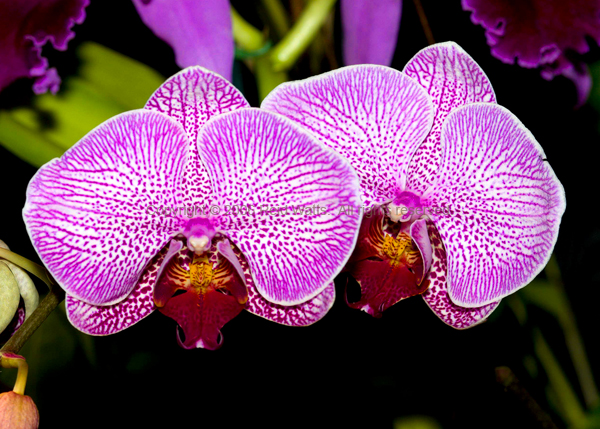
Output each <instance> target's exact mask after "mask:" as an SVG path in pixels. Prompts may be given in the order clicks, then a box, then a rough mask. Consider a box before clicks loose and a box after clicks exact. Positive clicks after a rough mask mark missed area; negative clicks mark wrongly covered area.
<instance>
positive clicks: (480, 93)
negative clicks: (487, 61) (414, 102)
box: [404, 42, 496, 194]
mask: <svg viewBox="0 0 600 429" xmlns="http://www.w3.org/2000/svg"><path fill="white" fill-rule="evenodd" d="M404 73H405V74H406V75H408V76H410V77H412V78H413V79H415V80H416V81H417V82H419V83H420V84H421V86H423V88H425V89H426V90H427V92H428V93H429V95H430V96H431V98H432V100H433V105H434V107H435V117H434V120H433V126H432V127H431V131H429V134H428V135H427V138H426V139H425V141H424V142H423V144H422V145H421V146H420V147H419V149H418V150H417V152H416V153H415V155H414V156H413V158H412V159H411V161H410V165H409V168H408V183H407V188H408V189H409V190H411V191H413V192H415V193H417V194H422V193H423V192H424V191H425V190H426V189H427V188H428V187H429V186H430V185H431V182H432V181H433V180H434V178H435V173H436V172H437V170H438V168H439V165H440V162H441V153H442V148H441V142H440V134H441V131H442V124H443V123H444V121H445V120H446V117H447V116H448V114H450V112H452V111H453V110H454V109H456V108H458V107H460V106H462V105H464V104H469V103H475V102H486V103H495V102H496V96H495V95H494V90H493V89H492V85H491V83H490V82H489V80H488V78H487V76H486V75H485V73H484V72H483V70H482V69H481V68H480V67H479V65H478V64H477V63H476V62H475V61H474V60H473V58H471V56H470V55H469V54H467V53H466V52H465V51H464V50H463V49H462V48H461V47H460V46H458V45H457V44H456V43H454V42H446V43H438V44H435V45H433V46H429V47H427V48H425V49H422V50H421V51H419V52H418V53H417V54H416V55H415V56H414V57H413V58H412V59H411V60H410V61H409V62H408V63H407V64H406V66H405V67H404Z"/></svg>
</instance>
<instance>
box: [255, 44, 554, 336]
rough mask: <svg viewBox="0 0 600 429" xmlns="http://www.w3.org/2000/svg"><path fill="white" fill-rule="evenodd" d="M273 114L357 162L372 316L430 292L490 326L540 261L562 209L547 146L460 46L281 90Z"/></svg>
mask: <svg viewBox="0 0 600 429" xmlns="http://www.w3.org/2000/svg"><path fill="white" fill-rule="evenodd" d="M262 107H263V108H264V109H265V110H268V111H272V112H276V113H280V114H282V115H284V116H287V117H289V118H291V119H293V120H294V121H296V122H297V123H298V124H300V125H302V126H303V127H305V129H307V130H309V131H310V132H312V133H313V135H314V136H316V137H317V138H318V139H319V140H320V141H321V142H323V143H324V144H326V145H327V146H329V147H331V148H333V149H335V150H336V151H338V152H339V153H340V154H341V155H343V156H344V157H345V158H346V159H348V161H349V162H350V163H351V164H352V165H353V166H354V168H355V169H356V171H357V172H358V175H359V178H360V182H361V192H362V200H363V204H364V206H365V217H364V221H363V224H362V226H361V231H360V234H359V239H358V244H357V247H356V250H355V252H354V254H353V256H352V258H351V260H350V263H349V264H348V270H349V272H350V273H351V274H352V275H353V276H354V277H355V279H356V280H357V281H358V283H359V284H360V287H361V291H362V296H361V299H360V301H358V302H356V303H353V304H352V305H353V306H354V307H356V308H361V309H363V310H364V311H366V312H368V313H369V314H372V315H374V316H380V315H381V312H382V311H384V310H385V309H386V308H388V307H389V306H391V305H393V304H394V303H396V302H397V301H399V300H401V299H404V298H407V297H409V296H413V295H418V294H421V295H422V296H423V298H424V299H425V301H426V302H427V304H428V305H429V307H431V309H432V310H433V311H434V312H435V313H436V314H437V315H438V316H439V317H440V318H441V319H442V320H443V321H444V322H445V323H447V324H449V325H451V326H453V327H455V328H459V329H462V328H468V327H470V326H473V325H475V324H477V323H480V322H482V321H483V320H485V318H486V317H487V316H488V315H489V314H490V313H491V312H492V311H493V310H494V309H495V308H496V306H497V305H498V302H499V301H500V300H501V299H502V298H503V297H505V296H507V295H509V294H511V293H513V292H515V291H517V290H518V289H520V288H522V287H523V286H525V285H527V284H528V283H529V282H530V281H531V280H532V279H533V278H534V277H535V276H536V275H537V274H538V273H539V272H540V270H541V269H542V268H543V267H544V265H545V264H546V262H547V261H548V259H549V257H550V254H551V252H552V249H553V246H554V244H555V242H556V239H557V235H558V228H559V224H560V219H561V216H562V214H563V212H564V209H565V197H564V190H563V188H562V185H561V184H560V182H559V181H558V180H557V178H556V176H555V174H554V172H553V170H552V168H551V167H550V165H549V164H548V162H547V160H546V156H545V155H544V152H543V150H542V148H541V147H540V145H539V144H538V142H537V141H536V140H535V139H534V137H533V136H532V135H531V133H530V132H529V131H528V130H527V129H526V128H525V126H524V125H523V124H522V123H521V122H520V121H519V120H518V119H517V118H516V117H515V116H514V115H513V114H512V113H510V112H509V111H508V110H507V109H506V108H504V107H501V106H499V105H497V104H496V97H495V95H494V91H493V89H492V86H491V84H490V82H489V81H488V79H487V77H486V75H485V73H484V72H483V71H482V70H481V68H480V67H479V66H478V65H477V63H475V61H474V60H473V59H472V58H471V57H470V56H469V55H468V54H467V53H466V52H464V51H463V50H462V49H461V48H460V47H459V46H458V45H456V44H455V43H451V42H449V43H441V44H436V45H432V46H430V47H428V48H425V49H423V50H422V51H420V52H419V53H418V54H417V55H416V56H415V57H414V58H413V59H412V60H410V61H409V63H408V64H407V65H406V67H405V68H404V71H403V72H399V71H396V70H393V69H390V68H387V67H384V66H374V65H359V66H349V67H345V68H342V69H339V70H335V71H332V72H329V73H326V74H324V75H321V76H316V77H313V78H310V79H307V80H304V81H298V82H290V83H285V84H283V85H280V86H279V87H277V88H276V89H275V90H274V91H273V92H272V93H271V94H270V95H269V96H268V97H267V98H266V99H265V100H264V101H263V105H262Z"/></svg>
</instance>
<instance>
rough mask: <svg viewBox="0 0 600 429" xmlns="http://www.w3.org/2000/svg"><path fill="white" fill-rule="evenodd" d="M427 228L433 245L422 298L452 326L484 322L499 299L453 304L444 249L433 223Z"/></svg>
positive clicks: (469, 326)
mask: <svg viewBox="0 0 600 429" xmlns="http://www.w3.org/2000/svg"><path fill="white" fill-rule="evenodd" d="M427 229H428V231H429V236H430V239H431V245H432V246H433V262H432V266H431V269H430V270H429V274H428V275H427V277H426V278H425V281H426V282H428V283H429V288H428V289H427V290H426V291H425V293H423V299H424V300H425V302H426V303H427V305H428V306H429V308H431V310H432V311H433V312H434V313H435V314H436V316H438V317H439V318H440V319H441V320H442V322H444V323H445V324H447V325H450V326H452V327H453V328H456V329H467V328H471V327H473V326H475V325H478V324H480V323H481V322H484V321H485V320H486V318H487V317H488V316H489V315H490V314H491V313H492V311H494V310H495V309H496V307H498V304H500V301H496V302H492V303H491V304H487V305H485V306H483V307H476V308H464V307H459V306H458V305H456V304H454V303H453V302H452V301H451V300H450V297H449V296H448V284H447V282H446V279H447V263H446V249H445V248H444V244H443V243H442V239H441V237H440V234H439V232H438V231H437V229H436V228H435V226H434V225H433V223H431V222H427Z"/></svg>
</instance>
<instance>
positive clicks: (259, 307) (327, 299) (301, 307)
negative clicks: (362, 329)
mask: <svg viewBox="0 0 600 429" xmlns="http://www.w3.org/2000/svg"><path fill="white" fill-rule="evenodd" d="M232 251H233V253H234V255H235V256H236V257H237V258H238V261H239V263H240V266H241V267H242V270H243V274H244V280H245V283H246V290H247V292H248V302H247V303H246V310H248V311H249V312H250V313H253V314H256V315H257V316H260V317H263V318H265V319H267V320H270V321H272V322H275V323H280V324H282V325H288V326H308V325H312V324H313V323H315V322H317V321H319V320H321V319H322V318H323V317H324V316H325V315H326V314H327V312H328V311H329V309H331V307H332V306H333V303H334V301H335V286H334V284H333V282H331V283H330V284H329V285H328V286H327V287H326V288H325V289H323V292H321V293H320V294H318V295H317V296H315V297H314V298H312V299H310V300H308V301H306V302H304V303H302V304H298V305H279V304H273V303H272V302H269V301H267V300H266V299H265V298H263V297H262V295H261V294H260V293H259V292H258V290H257V289H256V287H255V286H254V280H253V279H252V274H250V267H249V266H248V261H246V258H244V255H242V253H241V252H240V250H239V249H238V248H237V247H235V246H232Z"/></svg>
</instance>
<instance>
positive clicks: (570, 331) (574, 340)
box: [545, 255, 600, 408]
mask: <svg viewBox="0 0 600 429" xmlns="http://www.w3.org/2000/svg"><path fill="white" fill-rule="evenodd" d="M545 272H546V276H547V277H548V281H549V282H550V283H551V284H552V285H553V286H554V287H555V288H556V290H557V291H558V292H559V294H560V296H561V302H562V306H561V310H562V311H560V312H559V313H558V322H559V323H560V325H561V327H562V330H563V333H564V335H565V341H566V343H567V349H568V350H569V354H570V356H571V359H572V360H573V365H574V366H575V372H576V374H577V379H578V380H579V385H580V386H581V391H582V393H583V398H584V400H585V403H586V405H587V407H588V408H593V407H595V406H596V405H598V404H599V403H600V396H599V395H598V389H597V388H596V383H595V382H594V375H593V374H592V369H591V367H590V363H589V360H588V358H587V354H586V352H585V347H584V345H583V339H582V338H581V334H580V333H579V329H578V328H577V322H576V321H575V314H574V313H573V309H572V308H571V305H570V304H569V299H568V298H567V294H566V292H565V288H564V285H563V282H562V279H561V275H560V269H559V267H558V263H557V262H556V258H555V257H554V255H552V257H551V258H550V261H548V264H547V265H546V269H545Z"/></svg>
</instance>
